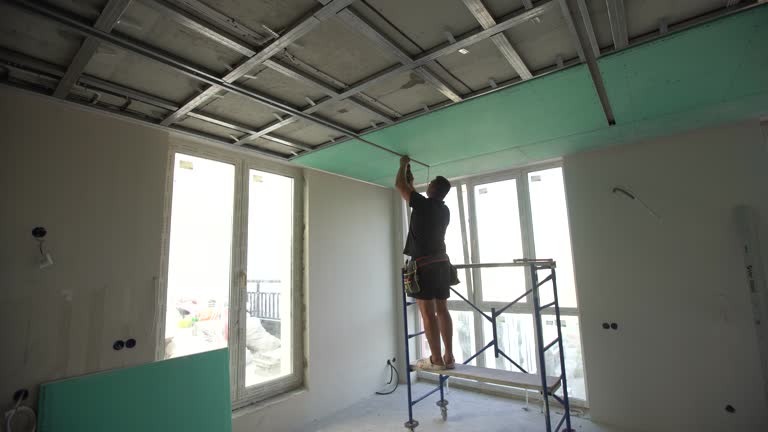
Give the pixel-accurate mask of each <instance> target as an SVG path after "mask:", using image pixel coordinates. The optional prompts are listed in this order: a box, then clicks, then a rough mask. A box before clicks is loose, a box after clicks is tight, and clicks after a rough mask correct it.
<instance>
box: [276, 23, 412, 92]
mask: <svg viewBox="0 0 768 432" xmlns="http://www.w3.org/2000/svg"><path fill="white" fill-rule="evenodd" d="M291 53H293V54H294V55H296V57H298V58H300V59H301V60H303V61H305V62H307V63H309V64H311V65H315V66H316V67H318V68H319V69H321V70H322V71H323V72H325V73H327V74H328V75H330V76H332V77H334V78H336V79H337V80H339V81H341V82H344V83H346V84H353V83H355V82H357V81H360V80H362V79H364V78H367V77H369V76H371V75H373V74H375V73H376V72H379V71H381V70H383V69H386V68H388V67H390V66H392V65H394V64H397V63H398V62H397V59H396V58H395V57H393V56H392V55H390V54H388V53H384V52H383V51H381V50H380V49H379V48H378V47H377V46H376V45H375V44H374V43H373V42H371V41H370V40H369V39H367V38H366V37H365V36H362V35H361V34H360V33H358V32H356V31H354V30H352V29H351V28H349V27H348V26H347V25H346V24H344V23H343V22H341V21H340V20H338V19H337V18H332V19H329V20H327V21H324V22H323V23H322V24H320V25H318V26H317V27H315V29H314V30H312V31H311V32H309V33H308V34H306V35H305V36H303V37H302V38H300V39H299V40H298V41H296V43H294V44H293V45H291Z"/></svg>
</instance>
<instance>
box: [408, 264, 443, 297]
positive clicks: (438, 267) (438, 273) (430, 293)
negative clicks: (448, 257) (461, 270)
mask: <svg viewBox="0 0 768 432" xmlns="http://www.w3.org/2000/svg"><path fill="white" fill-rule="evenodd" d="M418 272H419V286H420V287H421V291H419V293H418V294H414V295H412V296H411V297H413V298H415V299H420V300H433V299H438V300H445V299H447V298H448V297H450V296H451V265H450V264H449V263H448V261H442V262H436V263H432V264H427V265H425V266H419V268H418Z"/></svg>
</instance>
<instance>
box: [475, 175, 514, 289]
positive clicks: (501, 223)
mask: <svg viewBox="0 0 768 432" xmlns="http://www.w3.org/2000/svg"><path fill="white" fill-rule="evenodd" d="M474 193H475V212H476V224H477V243H478V252H479V254H478V255H479V256H478V259H479V262H480V263H484V264H486V263H505V262H506V263H510V262H512V261H513V260H514V259H516V258H522V257H523V241H522V236H521V232H520V213H519V210H518V200H517V181H516V180H515V179H510V180H503V181H499V182H494V183H486V184H481V185H476V186H475V188H474ZM480 277H481V282H482V292H483V301H499V302H504V301H507V302H508V301H512V300H514V299H516V298H517V297H518V296H520V295H521V294H523V293H524V292H525V291H526V287H525V276H524V273H523V268H522V267H511V268H484V269H482V270H481V273H480ZM521 302H525V299H523V300H521Z"/></svg>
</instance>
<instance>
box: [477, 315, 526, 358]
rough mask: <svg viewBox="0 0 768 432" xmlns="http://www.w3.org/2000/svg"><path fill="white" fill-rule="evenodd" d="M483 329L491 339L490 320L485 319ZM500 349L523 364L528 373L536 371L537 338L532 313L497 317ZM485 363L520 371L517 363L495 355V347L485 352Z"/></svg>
mask: <svg viewBox="0 0 768 432" xmlns="http://www.w3.org/2000/svg"><path fill="white" fill-rule="evenodd" d="M483 321H484V324H483V331H484V332H485V334H486V335H487V337H488V339H489V340H490V338H491V337H493V328H492V327H491V323H490V322H489V321H488V320H483ZM496 323H497V327H496V332H497V337H498V342H499V349H501V350H502V351H504V353H505V354H506V355H508V356H509V357H510V358H511V359H512V360H514V361H515V363H517V364H519V365H520V366H522V367H523V368H524V369H525V370H526V371H527V372H528V373H536V338H535V336H534V335H535V333H534V332H533V316H532V315H531V314H511V313H504V314H501V315H500V316H499V317H498V318H497V319H496ZM485 365H486V367H489V368H494V369H504V370H511V371H515V372H520V369H518V368H517V367H516V366H515V365H513V364H512V363H511V362H510V361H509V360H507V359H505V358H504V356H502V355H499V358H496V357H495V356H494V352H493V347H491V348H488V350H487V351H486V352H485Z"/></svg>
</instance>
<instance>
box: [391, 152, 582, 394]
mask: <svg viewBox="0 0 768 432" xmlns="http://www.w3.org/2000/svg"><path fill="white" fill-rule="evenodd" d="M552 168H561V169H562V168H563V164H562V161H553V162H547V163H541V164H534V165H528V166H525V167H521V168H516V169H511V170H505V171H500V172H496V173H491V174H483V175H478V176H469V177H462V178H458V179H454V180H452V183H453V184H452V186H454V187H456V192H457V200H458V203H457V205H458V208H459V212H460V215H459V220H460V223H461V225H462V226H461V231H462V244H463V248H464V250H465V260H466V259H467V249H468V252H469V256H468V258H469V261H466V262H471V263H476V262H478V259H479V243H478V236H477V223H476V221H475V215H476V210H477V209H476V206H475V204H476V203H475V194H474V192H473V191H474V188H475V186H478V185H483V184H487V183H494V182H500V181H504V180H511V179H515V180H516V182H515V184H516V189H517V197H518V205H517V207H518V212H519V217H520V230H521V232H520V236H521V239H522V247H523V255H524V257H535V256H536V255H535V254H536V245H535V242H534V232H533V217H532V211H531V199H530V194H529V185H528V181H529V179H528V176H529V174H530V173H532V172H537V171H543V170H547V169H552ZM463 186H466V189H467V193H466V194H464V193H463V190H462V187H463ZM416 190H417V192H419V193H422V192H424V191H425V190H426V185H419V186H418V187H417V188H416ZM463 200H467V210H468V212H469V214H468V215H467V214H465V211H464V202H463ZM566 205H567V204H566ZM406 210H407V209H406ZM467 228H468V230H469V231H468V232H467V231H466V230H467ZM406 229H407V225H406ZM467 240H469V241H467ZM571 255H573V248H571ZM572 258H573V257H572ZM468 275H469V276H470V277H466V276H465V277H466V284H467V294H468V297H467V298H468V299H469V300H471V301H472V302H473V303H474V304H475V305H477V306H478V307H479V308H481V309H483V310H490V308H492V307H493V308H496V309H500V308H502V307H504V306H506V305H507V303H506V302H497V301H484V300H483V299H482V277H481V271H480V269H472V270H471V273H469V274H468ZM524 275H525V286H526V290H528V289H530V288H531V286H532V281H531V276H530V274H529V272H524ZM575 289H576V291H577V294H576V297H577V306H576V307H563V306H561V307H560V315H561V316H563V317H575V318H576V319H578V320H579V323H581V322H582V320H581V313H580V309H579V307H578V306H579V304H578V287H575ZM448 309H449V310H451V311H467V312H474V309H473V308H472V307H471V306H469V305H468V304H467V303H466V302H464V301H463V300H461V299H459V298H455V297H454V296H452V297H451V298H450V299H449V300H448ZM505 313H517V314H526V315H530V316H531V317H533V294H532V293H531V294H528V295H527V296H526V303H517V304H515V305H513V306H511V307H510V308H509V309H507V311H506V312H505ZM554 315H555V313H554V310H552V308H549V309H547V310H544V311H542V318H545V317H553V319H554ZM473 316H474V329H475V337H474V339H475V351H479V350H480V349H482V348H483V346H484V345H485V343H484V339H485V338H486V337H489V336H490V335H485V334H484V331H483V328H484V323H485V319H484V318H483V317H482V316H480V315H479V314H477V313H473ZM417 322H418V326H419V328H420V329H421V330H423V328H422V321H421V320H420V319H419V320H417ZM535 331H536V327H535V326H534V332H535ZM534 336H535V335H534ZM534 340H536V338H535V337H534ZM580 342H581V346H582V364H583V365H584V366H583V367H584V369H585V371H584V372H585V374H586V365H585V364H586V359H585V357H584V355H583V346H584V344H583V339H582V340H581V341H580ZM415 346H416V350H417V351H416V353H417V354H418V357H419V358H421V357H423V355H426V354H422V352H421V344H420V343H417V344H415ZM535 359H536V367H537V370H540V369H541V365H540V364H539V358H538V356H535ZM476 362H477V363H476V364H477V365H478V366H481V367H485V366H486V362H485V355H481V356H478V357H477V358H476ZM417 376H418V377H419V378H422V379H427V380H433V379H434V377H433V376H431V375H430V374H423V373H421V372H419V373H417ZM470 386H471V387H477V388H480V389H485V390H492V391H493V390H498V388H497V387H496V386H491V385H488V384H485V383H476V384H475V383H473V384H471V385H470ZM520 394H524V393H522V391H521V393H520ZM569 396H570V395H569ZM588 399H589V389H588V388H586V399H580V398H574V397H572V396H571V400H572V402H573V405H574V406H580V407H588Z"/></svg>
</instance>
